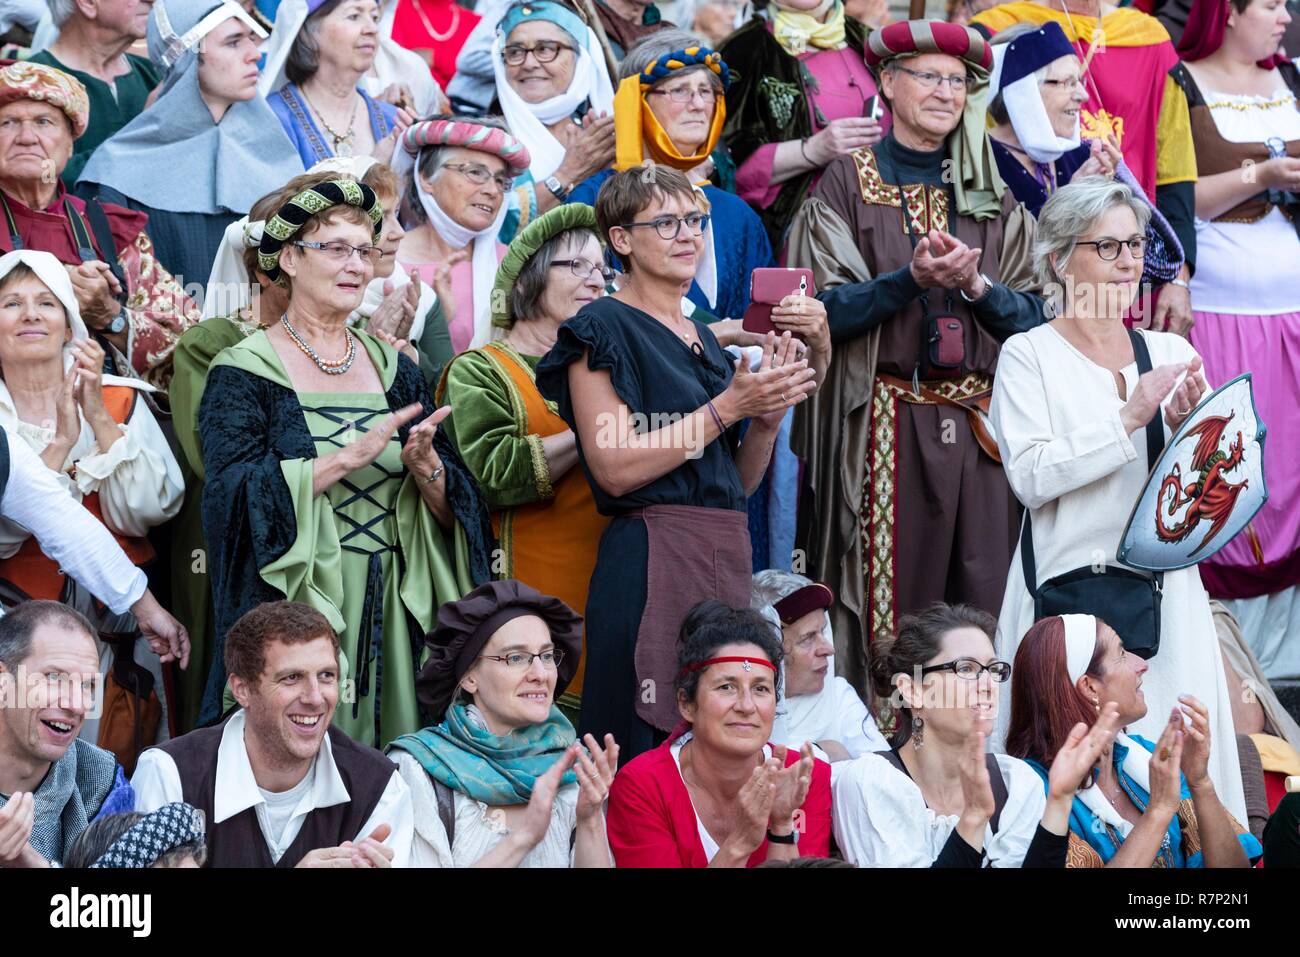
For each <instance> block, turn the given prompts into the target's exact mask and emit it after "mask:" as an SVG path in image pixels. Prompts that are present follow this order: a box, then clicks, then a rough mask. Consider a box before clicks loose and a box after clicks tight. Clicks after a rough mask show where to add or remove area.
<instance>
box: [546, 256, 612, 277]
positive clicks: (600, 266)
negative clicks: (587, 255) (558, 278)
mask: <svg viewBox="0 0 1300 957" xmlns="http://www.w3.org/2000/svg"><path fill="white" fill-rule="evenodd" d="M564 266H567V267H569V272H571V273H573V275H574V276H576V277H577V278H578V279H581V280H583V281H586V279H587V277H588V276H590V275H591V274H592V273H593V272H596V271H598V270H599V272H600V278H601V279H603V280H604V281H605V282H610V281H611V280H612V279H613V278H614V270H612V269H610V268H609V267H608V266H607V265H605V264H604V263H603V262H592V261H591V260H589V259H557V260H555V261H554V262H552V263H551V268H552V269H555V268H556V267H564Z"/></svg>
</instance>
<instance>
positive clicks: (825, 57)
mask: <svg viewBox="0 0 1300 957" xmlns="http://www.w3.org/2000/svg"><path fill="white" fill-rule="evenodd" d="M769 29H771V28H770V27H769ZM799 59H800V60H802V61H803V63H804V65H805V66H806V67H807V68H808V71H809V72H810V73H812V75H813V77H814V78H815V79H816V81H817V86H818V89H816V90H813V89H811V88H810V89H809V90H808V101H809V102H808V107H809V113H810V114H811V116H812V126H813V130H814V131H816V132H818V133H820V132H821V131H822V130H824V129H825V128H826V127H827V126H829V125H830V123H831V122H832V121H834V120H838V119H842V118H844V117H847V116H862V115H863V109H864V107H865V106H866V102H867V98H868V97H870V96H872V95H874V94H875V93H876V81H875V80H874V79H873V78H872V76H871V71H870V70H868V69H867V65H866V64H865V63H863V62H862V57H861V56H859V55H858V53H857V52H856V51H855V50H854V49H853V48H852V47H849V46H846V47H843V48H842V49H839V50H809V51H808V52H807V53H801V54H800V55H799ZM880 108H881V110H882V111H883V115H882V116H881V118H880V126H881V129H882V131H883V132H888V131H889V111H888V109H886V107H885V104H884V101H881V103H880ZM819 113H820V116H819V115H818V114H819ZM776 147H777V144H776V143H768V144H766V145H764V146H760V147H759V148H758V149H756V150H754V152H753V153H751V154H750V156H749V158H748V159H746V160H745V162H743V163H741V164H740V168H739V169H737V170H736V194H737V195H738V196H740V198H741V199H743V200H744V201H745V202H747V203H749V204H750V205H751V206H754V207H756V208H758V209H763V208H764V207H766V206H770V205H771V204H772V203H773V202H774V201H775V200H776V194H777V193H779V192H780V191H781V186H782V185H783V184H781V183H773V182H772V160H773V158H774V157H775V156H776ZM819 175H820V174H819ZM816 185H817V182H816V180H814V181H813V184H812V186H816ZM811 189H812V187H809V190H810V191H811Z"/></svg>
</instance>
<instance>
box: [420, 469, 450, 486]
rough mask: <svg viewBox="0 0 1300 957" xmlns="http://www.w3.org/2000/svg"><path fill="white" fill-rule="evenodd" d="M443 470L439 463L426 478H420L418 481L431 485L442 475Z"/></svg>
mask: <svg viewBox="0 0 1300 957" xmlns="http://www.w3.org/2000/svg"><path fill="white" fill-rule="evenodd" d="M444 471H446V470H445V469H444V468H443V467H442V466H441V465H439V466H438V467H437V468H436V469H434V470H433V472H432V473H431V474H430V475H429V477H428V478H422V479H420V481H421V483H423V484H424V485H432V484H433V483H434V482H436V481H438V479H440V478H441V477H442V473H443V472H444Z"/></svg>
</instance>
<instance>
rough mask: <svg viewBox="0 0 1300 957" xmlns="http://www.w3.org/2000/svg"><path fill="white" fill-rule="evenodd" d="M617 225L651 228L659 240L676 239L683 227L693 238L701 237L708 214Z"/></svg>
mask: <svg viewBox="0 0 1300 957" xmlns="http://www.w3.org/2000/svg"><path fill="white" fill-rule="evenodd" d="M619 225H621V226H622V227H623V228H624V229H635V228H636V227H638V226H653V227H654V228H655V232H657V233H658V234H659V238H660V239H676V238H677V236H678V234H679V233H681V231H682V227H683V226H685V227H686V228H687V229H689V230H690V231H691V235H693V236H699V235H702V234H703V233H704V229H705V227H706V226H708V225H709V214H708V213H687V214H686V215H685V216H658V217H656V218H655V219H652V220H650V221H649V222H648V223H620V224H619Z"/></svg>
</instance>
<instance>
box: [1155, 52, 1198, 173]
mask: <svg viewBox="0 0 1300 957" xmlns="http://www.w3.org/2000/svg"><path fill="white" fill-rule="evenodd" d="M1195 182H1196V147H1195V146H1194V145H1193V143H1192V117H1191V113H1190V111H1189V110H1188V108H1187V95H1186V94H1185V93H1183V88H1182V87H1181V86H1179V85H1178V84H1177V83H1175V82H1174V78H1173V77H1171V76H1169V75H1166V76H1165V95H1164V98H1163V99H1162V100H1161V101H1160V117H1159V119H1158V120H1156V185H1157V186H1167V185H1168V184H1170V183H1195Z"/></svg>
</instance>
